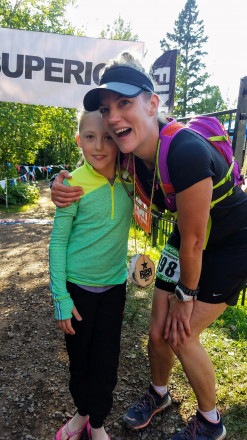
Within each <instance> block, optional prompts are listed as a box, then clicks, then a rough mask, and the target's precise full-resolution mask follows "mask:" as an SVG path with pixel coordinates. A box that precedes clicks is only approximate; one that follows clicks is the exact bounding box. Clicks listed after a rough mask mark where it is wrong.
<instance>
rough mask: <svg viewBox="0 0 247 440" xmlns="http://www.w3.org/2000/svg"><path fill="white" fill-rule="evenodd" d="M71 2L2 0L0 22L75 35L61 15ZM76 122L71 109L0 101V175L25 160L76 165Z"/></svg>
mask: <svg viewBox="0 0 247 440" xmlns="http://www.w3.org/2000/svg"><path fill="white" fill-rule="evenodd" d="M70 4H74V0H43V1H41V0H30V1H18V0H16V2H15V3H14V2H11V1H10V0H3V1H0V26H1V27H8V28H15V29H26V30H32V31H41V32H57V33H62V34H71V35H74V34H75V28H73V27H72V26H71V25H70V23H68V21H67V20H66V19H65V18H64V14H65V12H66V8H67V6H68V5H70ZM77 34H78V35H79V34H80V35H82V34H83V32H82V31H80V32H79V31H78V32H77ZM76 126H77V121H76V113H75V110H73V109H61V108H55V107H43V106H38V105H37V106H35V105H26V104H16V103H7V102H1V103H0V143H1V148H0V178H1V179H3V178H5V177H16V176H17V172H16V166H17V165H20V164H24V163H25V164H29V165H32V164H34V163H35V162H36V164H37V165H52V164H58V163H72V164H73V165H75V164H76V163H77V161H78V159H79V158H80V152H79V150H78V148H77V144H76V142H75V136H74V135H75V131H76ZM37 161H38V162H39V161H40V163H38V162H37ZM7 163H10V164H11V168H10V167H8V166H7Z"/></svg>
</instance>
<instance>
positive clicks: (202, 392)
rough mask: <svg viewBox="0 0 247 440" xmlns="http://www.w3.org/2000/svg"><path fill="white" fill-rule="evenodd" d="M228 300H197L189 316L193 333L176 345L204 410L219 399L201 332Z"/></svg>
mask: <svg viewBox="0 0 247 440" xmlns="http://www.w3.org/2000/svg"><path fill="white" fill-rule="evenodd" d="M226 307H227V304H226V303H222V304H208V303H204V302H202V301H195V302H194V308H193V312H192V316H191V320H190V325H191V336H190V337H189V338H187V341H186V343H182V342H181V340H179V342H178V344H177V345H176V346H175V347H172V345H171V347H172V348H173V350H174V352H175V354H176V355H177V357H178V358H179V360H180V362H181V364H182V366H183V369H184V372H185V374H186V376H187V378H188V380H189V382H190V385H191V387H192V388H193V391H194V393H195V395H196V397H197V401H198V406H199V408H200V409H201V410H202V411H210V410H212V408H214V406H215V403H216V395H215V374H214V368H213V365H212V362H211V360H210V358H209V356H208V354H207V353H206V351H205V349H204V348H203V346H202V345H201V343H200V341H199V336H200V333H201V332H202V331H203V330H204V329H206V328H207V327H208V326H209V325H210V324H211V323H212V322H214V321H215V320H216V319H217V318H218V317H219V316H220V315H221V313H223V312H224V310H225V309H226Z"/></svg>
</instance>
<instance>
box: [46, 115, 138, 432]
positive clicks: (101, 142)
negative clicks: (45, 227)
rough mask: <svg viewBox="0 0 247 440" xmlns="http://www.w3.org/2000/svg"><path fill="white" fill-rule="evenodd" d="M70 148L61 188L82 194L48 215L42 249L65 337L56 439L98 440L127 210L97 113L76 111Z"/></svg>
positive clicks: (120, 304) (112, 370)
mask: <svg viewBox="0 0 247 440" xmlns="http://www.w3.org/2000/svg"><path fill="white" fill-rule="evenodd" d="M77 142H78V145H79V146H80V147H81V148H82V150H83V154H84V158H85V161H84V165H83V166H81V167H79V168H78V169H76V170H75V171H74V172H73V173H72V178H71V179H70V180H69V181H68V180H66V179H65V181H64V183H65V184H66V185H70V186H81V187H83V191H84V194H83V196H81V198H80V200H79V201H77V202H73V203H72V204H71V205H70V206H68V207H66V208H63V209H60V208H57V209H56V213H55V218H54V226H53V230H52V234H51V240H50V247H49V252H50V273H51V291H52V297H53V300H54V305H55V317H56V319H57V320H58V324H59V327H60V328H61V330H62V331H64V332H65V340H66V347H67V351H68V355H69V360H70V392H71V395H72V397H73V399H74V403H75V406H76V407H77V409H78V412H77V413H76V415H75V416H74V417H73V418H72V419H71V420H69V421H68V422H67V423H66V425H65V426H63V427H62V428H61V429H60V430H59V431H58V433H57V435H56V440H67V439H71V440H78V439H79V438H80V436H81V433H82V431H83V430H84V429H85V428H86V427H87V428H89V426H90V429H88V432H89V437H90V438H92V440H106V439H108V438H109V436H108V435H107V434H106V432H105V429H104V427H103V424H104V420H105V418H106V417H107V415H108V414H109V412H110V410H111V407H112V399H113V398H112V392H113V389H114V387H115V385H116V383H117V368H118V359H119V352H120V333H121V325H122V318H123V312H124V305H125V296H126V279H127V264H126V258H127V243H128V234H129V227H130V222H131V217H132V212H133V204H132V201H131V200H130V198H129V197H128V196H127V194H126V192H125V190H124V188H123V186H122V184H121V182H120V179H119V177H118V175H117V174H116V158H117V154H118V148H117V145H116V144H115V142H114V141H113V140H112V138H111V137H110V136H109V134H108V133H107V132H106V130H105V128H104V126H103V124H102V121H101V117H100V114H99V113H98V112H92V113H88V112H86V111H84V112H82V114H81V116H80V120H79V136H77ZM129 185H130V190H131V184H129ZM88 421H89V422H90V425H89V422H88Z"/></svg>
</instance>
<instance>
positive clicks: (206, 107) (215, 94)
mask: <svg viewBox="0 0 247 440" xmlns="http://www.w3.org/2000/svg"><path fill="white" fill-rule="evenodd" d="M225 108H227V107H226V105H225V104H224V100H223V98H222V96H221V93H220V89H219V87H218V86H209V85H207V86H206V87H205V89H204V90H203V91H202V93H201V95H200V100H199V101H198V102H197V103H195V104H193V106H192V111H193V113H195V114H198V115H201V114H206V113H213V112H217V111H221V110H224V109H225Z"/></svg>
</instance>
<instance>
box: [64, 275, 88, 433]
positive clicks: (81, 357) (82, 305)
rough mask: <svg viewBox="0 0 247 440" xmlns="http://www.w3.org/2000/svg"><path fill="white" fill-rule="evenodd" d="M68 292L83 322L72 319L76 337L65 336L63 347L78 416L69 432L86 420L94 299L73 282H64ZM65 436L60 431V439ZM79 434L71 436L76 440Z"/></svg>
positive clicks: (83, 423) (71, 424)
mask: <svg viewBox="0 0 247 440" xmlns="http://www.w3.org/2000/svg"><path fill="white" fill-rule="evenodd" d="M67 287H68V291H69V292H70V295H71V297H72V299H73V301H74V303H75V305H76V307H77V310H78V311H79V313H80V314H81V316H82V321H77V320H76V319H75V318H72V326H73V328H74V329H75V332H76V334H75V335H65V340H66V347H67V351H68V355H69V360H70V383H69V387H70V392H71V395H72V397H73V400H74V403H75V406H76V407H77V408H78V413H77V414H76V415H75V416H74V417H73V419H72V420H71V421H70V422H69V423H68V428H69V431H70V432H73V431H76V430H78V429H81V428H82V427H83V426H84V425H85V423H86V421H87V420H88V359H89V352H90V345H91V341H92V337H93V336H92V333H93V325H94V319H95V310H96V307H97V296H96V295H95V294H92V293H91V292H87V291H85V290H83V289H81V288H79V287H78V286H76V285H75V284H73V283H67ZM67 438H68V435H67V434H66V432H65V429H63V431H62V434H61V440H67ZM77 438H80V435H79V436H78V435H77V436H73V437H71V439H72V440H77Z"/></svg>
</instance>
